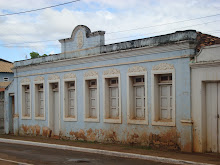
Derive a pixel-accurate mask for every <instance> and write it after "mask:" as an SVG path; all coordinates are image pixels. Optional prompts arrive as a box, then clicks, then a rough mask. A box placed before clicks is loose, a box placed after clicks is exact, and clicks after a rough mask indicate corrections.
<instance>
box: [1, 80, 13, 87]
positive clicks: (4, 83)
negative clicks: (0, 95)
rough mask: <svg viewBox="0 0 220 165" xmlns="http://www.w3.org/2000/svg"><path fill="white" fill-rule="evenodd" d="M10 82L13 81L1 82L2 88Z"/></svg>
mask: <svg viewBox="0 0 220 165" xmlns="http://www.w3.org/2000/svg"><path fill="white" fill-rule="evenodd" d="M10 83H11V81H7V82H0V88H6V87H7V86H8V85H9V84H10Z"/></svg>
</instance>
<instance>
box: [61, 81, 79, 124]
mask: <svg viewBox="0 0 220 165" xmlns="http://www.w3.org/2000/svg"><path fill="white" fill-rule="evenodd" d="M70 81H74V82H75V99H74V101H75V103H74V104H75V105H74V113H75V117H66V111H65V108H66V101H65V99H66V94H65V92H66V90H65V85H66V84H65V83H67V82H70ZM63 121H77V82H76V78H68V79H63Z"/></svg>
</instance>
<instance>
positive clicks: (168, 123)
mask: <svg viewBox="0 0 220 165" xmlns="http://www.w3.org/2000/svg"><path fill="white" fill-rule="evenodd" d="M152 125H155V126H156V125H158V126H168V127H175V126H176V125H175V121H172V120H157V121H155V120H154V121H152Z"/></svg>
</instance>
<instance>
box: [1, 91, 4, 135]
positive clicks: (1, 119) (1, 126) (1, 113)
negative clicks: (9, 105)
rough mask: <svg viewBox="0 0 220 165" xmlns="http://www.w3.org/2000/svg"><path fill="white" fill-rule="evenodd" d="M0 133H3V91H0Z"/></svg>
mask: <svg viewBox="0 0 220 165" xmlns="http://www.w3.org/2000/svg"><path fill="white" fill-rule="evenodd" d="M0 133H4V92H3V91H2V92H0Z"/></svg>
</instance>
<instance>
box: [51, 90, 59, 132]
mask: <svg viewBox="0 0 220 165" xmlns="http://www.w3.org/2000/svg"><path fill="white" fill-rule="evenodd" d="M52 105H53V108H52V114H53V130H52V132H53V133H52V134H53V135H59V91H53V104H52Z"/></svg>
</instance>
